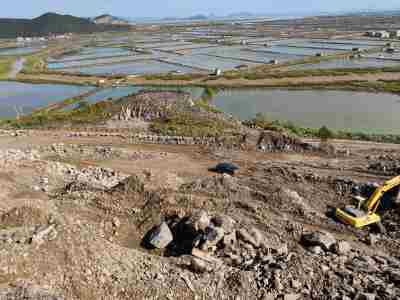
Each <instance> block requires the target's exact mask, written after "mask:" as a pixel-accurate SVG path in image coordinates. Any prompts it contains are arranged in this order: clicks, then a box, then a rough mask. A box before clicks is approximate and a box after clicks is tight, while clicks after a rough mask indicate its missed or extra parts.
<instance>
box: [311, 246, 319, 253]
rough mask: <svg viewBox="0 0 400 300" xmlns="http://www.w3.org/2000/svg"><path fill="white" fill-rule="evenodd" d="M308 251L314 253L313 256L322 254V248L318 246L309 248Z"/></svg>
mask: <svg viewBox="0 0 400 300" xmlns="http://www.w3.org/2000/svg"><path fill="white" fill-rule="evenodd" d="M308 250H310V252H311V253H314V254H321V253H322V248H321V247H320V246H312V247H309V248H308Z"/></svg>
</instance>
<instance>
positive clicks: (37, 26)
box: [0, 13, 119, 38]
mask: <svg viewBox="0 0 400 300" xmlns="http://www.w3.org/2000/svg"><path fill="white" fill-rule="evenodd" d="M118 27H119V26H114V25H108V24H95V23H94V22H93V21H91V20H89V19H85V18H79V17H74V16H70V15H60V14H56V13H46V14H44V15H42V16H40V17H38V18H34V19H0V38H16V37H18V36H22V37H33V36H46V35H48V34H64V33H67V32H72V33H90V32H99V31H105V30H112V29H118Z"/></svg>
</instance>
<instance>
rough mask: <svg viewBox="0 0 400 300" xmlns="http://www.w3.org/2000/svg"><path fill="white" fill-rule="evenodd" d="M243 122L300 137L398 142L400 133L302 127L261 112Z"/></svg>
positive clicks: (250, 125)
mask: <svg viewBox="0 0 400 300" xmlns="http://www.w3.org/2000/svg"><path fill="white" fill-rule="evenodd" d="M243 124H244V125H246V126H249V127H253V128H254V127H256V128H261V129H264V130H272V131H278V132H286V133H289V134H291V135H294V136H296V137H302V138H318V139H344V140H357V141H369V142H378V143H394V144H400V135H396V134H374V133H365V132H356V131H344V130H333V129H330V128H328V127H327V126H322V127H321V128H309V127H302V126H297V125H295V124H294V123H292V122H289V121H279V120H275V121H270V120H268V118H266V116H265V115H264V114H262V113H259V114H257V115H256V117H255V118H253V119H251V120H247V121H245V122H243Z"/></svg>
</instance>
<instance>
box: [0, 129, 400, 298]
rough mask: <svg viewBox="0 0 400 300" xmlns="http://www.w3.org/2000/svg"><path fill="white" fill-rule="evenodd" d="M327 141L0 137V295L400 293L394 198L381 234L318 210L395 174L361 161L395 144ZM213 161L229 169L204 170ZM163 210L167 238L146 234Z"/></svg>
mask: <svg viewBox="0 0 400 300" xmlns="http://www.w3.org/2000/svg"><path fill="white" fill-rule="evenodd" d="M3 141H4V143H3V144H2V142H3ZM60 141H62V143H63V144H60ZM337 143H340V148H342V149H349V152H348V153H347V154H346V155H341V154H333V153H322V152H321V153H319V152H301V153H296V152H286V153H285V152H280V151H278V150H276V151H274V152H273V153H267V152H255V151H254V150H249V151H239V150H229V151H228V150H226V151H225V150H223V149H204V148H201V147H197V146H183V145H182V146H180V145H125V144H123V142H121V140H119V139H113V138H109V139H107V138H106V137H104V138H92V139H90V138H85V140H84V141H83V140H79V139H76V138H72V137H71V138H66V137H65V136H60V137H58V138H57V136H56V135H53V136H48V137H47V138H46V137H43V136H42V137H41V138H40V142H39V144H38V145H35V143H34V142H33V138H32V136H29V135H27V136H17V137H12V136H4V137H0V144H2V147H1V149H3V150H7V151H2V152H1V153H0V165H1V166H2V171H1V173H0V189H1V191H2V193H1V194H0V251H1V253H2V259H1V260H0V299H399V297H400V288H399V287H400V252H399V246H400V245H399V244H400V243H399V229H400V227H399V226H400V225H399V224H400V209H399V207H400V206H399V205H398V204H397V203H393V207H392V209H391V210H390V211H388V212H387V213H386V214H385V215H384V219H383V224H384V226H385V227H386V229H387V233H386V234H380V233H379V232H377V231H376V230H375V228H373V227H371V228H366V229H364V230H356V229H354V228H350V227H348V226H345V225H343V224H340V223H338V222H336V221H335V220H334V219H332V218H331V216H330V214H329V212H330V210H331V208H332V207H341V206H344V205H346V204H348V203H349V202H350V201H351V194H352V191H353V190H354V188H355V187H363V186H367V185H368V184H372V183H374V182H377V183H382V182H383V181H385V180H386V179H388V178H390V177H392V175H395V173H396V172H397V171H395V170H394V169H393V170H392V168H391V167H390V166H391V165H390V166H389V167H386V168H382V167H381V166H379V167H378V165H376V166H375V167H371V165H372V166H373V164H374V163H382V164H384V165H385V164H389V161H393V160H395V156H394V154H391V153H395V151H398V149H399V146H396V145H389V144H386V145H384V144H381V145H379V147H377V146H376V144H369V143H363V144H360V143H351V142H343V141H338V142H337ZM333 144H335V143H333ZM11 148H12V149H14V150H13V151H9V150H10V149H11ZM388 153H389V154H388ZM388 155H391V156H390V157H389V156H388ZM384 158H387V159H384ZM88 161H89V162H90V164H89V165H88ZM221 161H228V162H232V163H234V164H236V165H237V166H239V167H240V170H239V172H238V173H237V174H236V175H235V176H233V177H232V176H229V175H221V174H216V173H213V172H210V171H209V169H210V168H212V167H213V166H215V165H216V164H217V163H219V162H221ZM199 215H200V216H202V218H205V220H206V223H207V224H208V227H207V226H206V227H207V228H202V227H201V226H200V225H201V222H200V221H199V219H196V218H198V216H199ZM201 220H203V219H201ZM162 222H165V224H167V226H169V228H170V229H171V232H172V236H173V241H172V242H170V243H169V245H168V246H167V247H165V248H163V249H154V248H152V247H148V243H147V238H148V237H149V234H150V233H151V232H154V229H156V228H157V226H158V225H159V224H161V223H162ZM199 224H200V225H199ZM227 224H228V225H227ZM221 228H222V229H221ZM149 232H150V233H149ZM221 232H222V233H221ZM321 232H322V233H321ZM306 234H320V235H321V236H324V235H325V237H324V238H325V239H327V240H328V241H323V242H318V243H320V245H321V246H318V245H317V246H315V245H314V246H310V245H309V244H305V243H304V238H305V236H306ZM218 235H220V238H218ZM216 239H217V240H216ZM332 239H333V242H332V245H329V246H326V243H327V242H329V240H332ZM214 241H215V243H214ZM193 249H195V250H193ZM196 251H197V252H196Z"/></svg>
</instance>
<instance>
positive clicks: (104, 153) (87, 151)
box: [39, 144, 168, 161]
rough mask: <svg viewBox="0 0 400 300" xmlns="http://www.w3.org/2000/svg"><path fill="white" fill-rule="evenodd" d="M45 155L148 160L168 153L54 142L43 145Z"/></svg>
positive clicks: (93, 158) (71, 157) (74, 157)
mask: <svg viewBox="0 0 400 300" xmlns="http://www.w3.org/2000/svg"><path fill="white" fill-rule="evenodd" d="M39 151H40V152H41V153H43V154H42V156H43V157H49V158H52V157H54V156H55V157H57V158H61V159H77V158H79V159H88V160H95V161H97V160H98V161H101V160H110V159H126V160H131V161H133V160H146V159H155V158H160V157H161V158H162V157H166V156H167V155H168V153H163V152H161V153H154V152H144V151H129V150H126V149H122V148H114V147H110V146H92V145H82V144H76V145H65V144H53V145H51V146H48V147H42V148H41V149H40V150H39Z"/></svg>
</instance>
